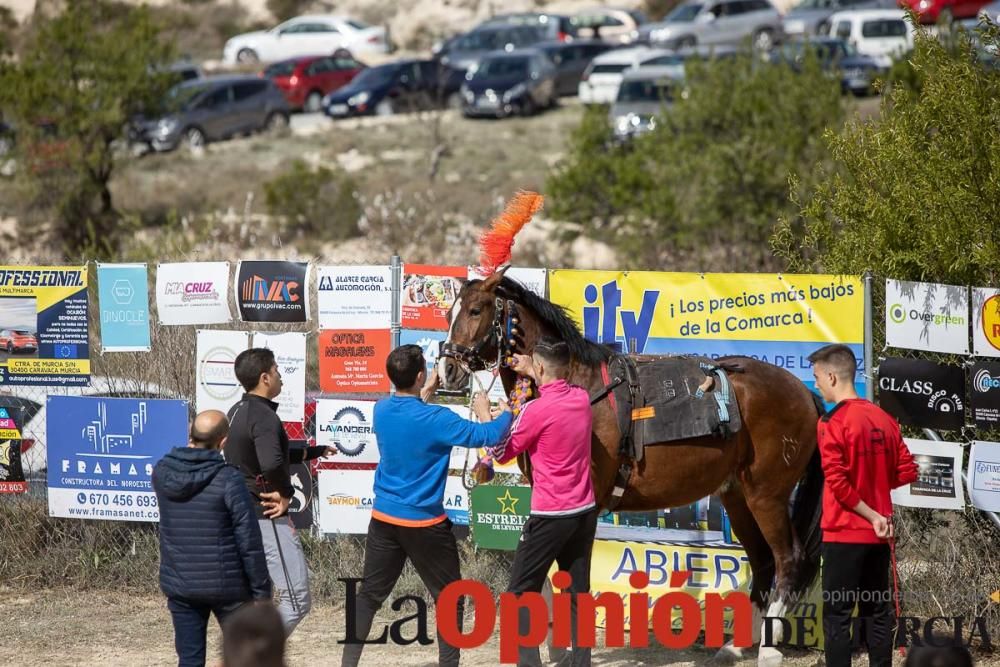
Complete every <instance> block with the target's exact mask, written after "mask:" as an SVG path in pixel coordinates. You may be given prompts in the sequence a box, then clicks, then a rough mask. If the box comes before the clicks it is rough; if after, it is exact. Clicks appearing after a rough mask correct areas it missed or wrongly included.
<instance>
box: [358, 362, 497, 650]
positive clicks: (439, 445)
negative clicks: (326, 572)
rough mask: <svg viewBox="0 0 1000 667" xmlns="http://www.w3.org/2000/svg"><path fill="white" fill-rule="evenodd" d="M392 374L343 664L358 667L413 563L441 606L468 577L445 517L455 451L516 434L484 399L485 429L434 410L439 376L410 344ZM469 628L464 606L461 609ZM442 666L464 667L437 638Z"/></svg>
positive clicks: (389, 367) (378, 408) (379, 412)
mask: <svg viewBox="0 0 1000 667" xmlns="http://www.w3.org/2000/svg"><path fill="white" fill-rule="evenodd" d="M385 366H386V371H387V372H388V375H389V379H390V380H392V383H393V385H395V387H396V394H395V396H392V397H391V398H387V399H383V400H381V401H379V402H378V403H377V404H376V405H375V416H374V429H375V438H376V439H377V441H378V451H379V463H378V468H377V469H376V470H375V489H374V490H375V501H374V504H373V506H372V519H371V523H370V524H369V525H368V540H367V542H366V544H365V568H364V575H363V576H364V581H363V582H362V584H361V591H360V592H359V593H358V603H357V613H356V614H355V615H354V618H348V627H347V638H346V640H345V641H342V642H339V643H341V644H346V646H344V655H343V659H342V665H343V666H344V667H354V666H355V665H357V664H358V661H359V660H360V659H361V651H362V649H363V648H364V641H365V640H366V639H367V638H368V633H369V632H370V631H371V626H372V619H373V618H374V617H375V613H376V612H377V611H378V610H379V607H381V606H382V603H383V602H385V600H386V598H387V597H389V594H390V593H391V592H392V589H393V587H394V586H395V585H396V581H397V580H398V579H399V575H400V574H401V573H402V572H403V565H405V564H406V559H407V558H409V559H410V561H411V562H412V563H413V567H414V568H415V569H416V570H417V574H418V575H420V579H421V581H423V582H424V585H425V586H427V589H428V590H429V591H430V593H431V595H432V596H433V598H434V600H435V601H436V600H437V598H438V595H439V594H440V593H441V590H442V589H443V588H444V587H445V586H447V585H448V584H450V583H451V582H453V581H458V580H459V579H461V578H462V576H461V573H460V571H459V564H458V547H457V545H456V544H455V536H454V535H453V534H452V532H451V521H449V520H448V517H447V515H446V514H445V511H444V487H445V483H446V482H447V479H448V459H449V457H450V455H451V448H452V447H453V446H458V447H470V448H472V447H492V446H495V445H497V444H498V443H499V442H500V441H501V440H502V439H503V438H504V436H505V435H506V433H507V429H508V428H510V423H511V421H512V417H511V414H510V412H509V411H506V410H504V411H501V412H499V413H498V414H497V416H496V418H495V419H494V417H493V415H492V414H491V412H490V402H489V399H487V398H486V396H485V395H484V394H477V395H476V397H475V399H474V400H473V403H472V409H473V411H474V412H475V413H476V417H478V418H479V421H480V422H482V423H479V424H477V423H476V422H473V421H470V420H468V419H462V418H461V417H459V416H458V415H456V414H455V413H454V412H452V411H451V410H449V409H448V408H446V407H444V406H440V405H428V404H427V403H425V401H426V400H427V399H428V398H430V396H431V395H432V394H433V393H434V390H435V388H436V375H435V376H434V377H432V379H431V382H429V383H428V382H426V380H427V368H426V365H425V363H424V355H423V350H422V349H421V348H420V346H419V345H403V346H401V347H398V348H396V349H395V350H393V351H392V352H391V353H390V354H389V357H388V359H386V363H385ZM458 606H459V609H458V627H462V605H461V603H460V604H459V605H458ZM438 655H439V661H440V662H439V664H441V665H447V666H449V667H451V666H457V665H458V658H459V650H458V649H457V648H455V647H454V646H449V645H448V644H445V643H444V642H443V641H442V640H441V637H440V635H439V636H438Z"/></svg>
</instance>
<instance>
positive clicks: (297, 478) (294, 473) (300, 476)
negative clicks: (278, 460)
mask: <svg viewBox="0 0 1000 667" xmlns="http://www.w3.org/2000/svg"><path fill="white" fill-rule="evenodd" d="M288 474H289V477H290V478H291V480H292V499H291V501H290V502H289V503H288V518H289V519H291V520H292V524H293V525H294V526H295V527H296V528H297V529H298V530H308V529H309V528H311V527H312V525H313V516H312V514H313V513H312V502H313V478H312V474H311V473H310V472H309V465H308V464H306V463H293V464H292V465H291V466H289V468H288Z"/></svg>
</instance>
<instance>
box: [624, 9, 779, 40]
mask: <svg viewBox="0 0 1000 667" xmlns="http://www.w3.org/2000/svg"><path fill="white" fill-rule="evenodd" d="M783 34H784V33H783V32H782V27H781V14H780V12H778V10H777V9H776V8H775V7H774V5H772V4H771V3H770V2H769V1H768V0H708V1H704V0H688V2H685V3H683V4H681V5H678V6H677V7H676V8H675V9H674V10H673V11H672V12H670V13H669V14H667V16H666V18H664V19H663V21H661V22H659V23H651V24H649V25H647V26H644V27H643V28H641V29H640V31H639V37H638V38H637V41H640V42H644V43H649V44H652V45H654V46H662V47H670V48H685V47H692V46H696V45H698V46H700V45H719V44H730V45H739V44H742V43H744V42H747V41H749V42H750V44H752V45H753V47H754V48H756V49H758V50H761V51H769V50H770V49H771V48H772V47H773V46H774V45H775V44H776V43H778V42H779V41H781V39H782V37H783Z"/></svg>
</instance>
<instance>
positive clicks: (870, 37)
mask: <svg viewBox="0 0 1000 667" xmlns="http://www.w3.org/2000/svg"><path fill="white" fill-rule="evenodd" d="M914 32H915V31H914V28H913V25H912V24H911V23H910V22H909V21H908V20H907V19H906V14H905V13H904V12H903V11H902V10H899V9H855V10H849V11H844V12H837V13H836V14H833V15H832V16H831V17H830V19H829V23H827V24H826V34H827V35H830V36H831V37H839V38H840V39H843V40H845V41H846V42H848V43H849V44H851V45H852V46H854V48H855V49H857V52H858V53H859V54H861V55H863V56H868V57H870V58H872V59H873V60H874V61H875V62H876V63H878V65H879V67H885V68H888V67H892V61H893V59H894V58H898V57H900V56H901V55H903V54H904V53H906V52H907V51H909V50H910V49H912V48H913V35H914Z"/></svg>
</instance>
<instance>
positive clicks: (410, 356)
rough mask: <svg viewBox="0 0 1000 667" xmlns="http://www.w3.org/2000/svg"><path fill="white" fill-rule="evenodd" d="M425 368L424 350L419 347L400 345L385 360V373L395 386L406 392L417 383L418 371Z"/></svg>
mask: <svg viewBox="0 0 1000 667" xmlns="http://www.w3.org/2000/svg"><path fill="white" fill-rule="evenodd" d="M426 368H427V362H426V361H424V350H423V348H422V347H420V346H419V345H400V346H399V347H397V348H396V349H395V350H393V351H392V352H390V353H389V356H388V357H386V360H385V372H386V373H388V374H389V379H390V380H392V383H393V384H394V385H395V386H396V389H402V390H403V391H406V390H407V389H410V388H411V387H412V386H413V385H415V384H416V383H417V376H418V375H420V371H422V370H425V369H426Z"/></svg>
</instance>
